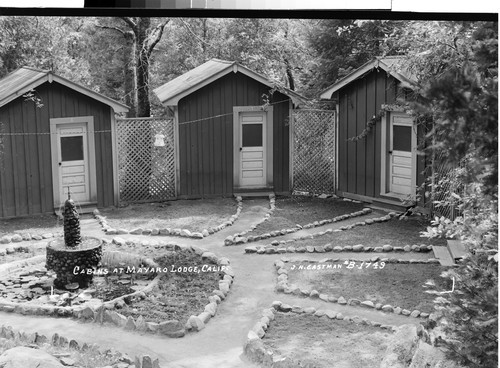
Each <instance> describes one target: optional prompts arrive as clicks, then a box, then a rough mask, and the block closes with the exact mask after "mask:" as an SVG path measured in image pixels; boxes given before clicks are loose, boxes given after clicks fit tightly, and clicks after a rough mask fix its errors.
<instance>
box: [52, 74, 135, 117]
mask: <svg viewBox="0 0 500 368" xmlns="http://www.w3.org/2000/svg"><path fill="white" fill-rule="evenodd" d="M50 75H51V76H52V79H53V81H55V82H57V83H60V84H62V85H64V86H66V87H68V88H71V89H74V90H75V91H77V92H80V93H81V94H84V95H86V96H88V97H90V98H93V99H94V100H97V101H99V102H102V103H103V104H105V105H108V106H110V107H112V108H113V110H114V111H115V112H128V111H129V110H130V107H128V106H127V105H124V104H122V103H120V102H118V101H115V100H113V99H112V98H109V97H107V96H104V95H102V94H100V93H98V92H95V91H92V90H91V89H88V88H87V87H83V86H81V85H79V84H76V83H74V82H71V81H70V80H68V79H65V78H63V77H60V76H57V75H54V74H52V73H51V74H50ZM51 83H52V82H51Z"/></svg>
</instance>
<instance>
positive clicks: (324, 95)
mask: <svg viewBox="0 0 500 368" xmlns="http://www.w3.org/2000/svg"><path fill="white" fill-rule="evenodd" d="M374 68H382V69H383V70H384V71H385V72H387V73H388V74H390V75H391V76H393V77H394V78H396V79H398V80H400V81H402V82H405V87H407V88H411V89H413V88H414V87H415V86H416V83H415V82H414V81H412V80H411V79H409V78H407V77H405V76H404V75H402V74H401V73H398V72H395V71H394V70H392V68H390V67H389V66H388V65H387V64H385V63H384V62H382V61H381V60H380V59H378V58H377V59H375V60H372V61H369V62H367V63H365V64H364V65H362V66H361V67H359V68H358V69H357V70H355V71H354V72H352V73H351V74H349V75H346V76H345V77H344V78H342V79H341V80H340V81H338V82H336V83H334V84H333V85H331V86H330V87H328V88H326V89H325V90H323V92H321V94H320V98H321V99H323V100H330V99H331V98H332V95H333V94H334V93H335V92H337V91H338V90H340V89H341V88H342V87H345V86H346V85H348V84H349V83H351V82H353V81H355V80H356V79H358V78H360V77H362V76H363V75H365V74H366V73H367V72H369V71H371V70H372V69H374Z"/></svg>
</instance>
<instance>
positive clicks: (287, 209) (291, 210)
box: [252, 196, 365, 235]
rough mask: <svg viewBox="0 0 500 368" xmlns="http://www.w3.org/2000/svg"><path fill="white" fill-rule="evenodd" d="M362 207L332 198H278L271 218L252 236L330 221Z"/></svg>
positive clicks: (360, 204)
mask: <svg viewBox="0 0 500 368" xmlns="http://www.w3.org/2000/svg"><path fill="white" fill-rule="evenodd" d="M364 207H365V206H364V205H363V204H362V203H356V202H352V201H344V200H341V199H334V198H326V199H321V198H316V197H305V196H292V197H278V198H277V199H276V208H275V210H274V212H273V214H272V216H271V218H270V219H269V220H268V221H265V222H262V223H261V224H259V225H258V226H257V228H256V229H255V230H254V231H253V232H252V234H255V235H256V234H264V233H266V232H269V231H273V230H281V229H290V228H293V227H295V225H297V224H298V225H306V224H310V223H313V222H314V221H321V220H327V219H332V218H334V217H336V216H339V215H344V214H348V213H352V212H356V211H359V210H361V209H363V208H364Z"/></svg>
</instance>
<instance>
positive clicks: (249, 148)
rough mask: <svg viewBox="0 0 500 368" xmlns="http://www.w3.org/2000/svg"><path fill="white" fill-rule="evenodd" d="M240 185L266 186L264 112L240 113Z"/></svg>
mask: <svg viewBox="0 0 500 368" xmlns="http://www.w3.org/2000/svg"><path fill="white" fill-rule="evenodd" d="M240 124H241V125H240V155H239V156H240V186H241V187H265V186H266V134H265V131H266V112H264V111H255V112H253V111H252V112H242V113H241V114H240Z"/></svg>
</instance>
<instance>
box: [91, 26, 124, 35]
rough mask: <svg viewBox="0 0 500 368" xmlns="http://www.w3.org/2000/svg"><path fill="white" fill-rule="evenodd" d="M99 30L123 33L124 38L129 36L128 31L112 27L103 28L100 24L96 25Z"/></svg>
mask: <svg viewBox="0 0 500 368" xmlns="http://www.w3.org/2000/svg"><path fill="white" fill-rule="evenodd" d="M96 27H97V28H102V29H110V30H113V31H116V32H119V33H121V34H122V35H123V36H124V37H125V36H126V35H127V33H128V31H124V30H123V29H120V28H118V27H112V26H101V25H99V24H96Z"/></svg>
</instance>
